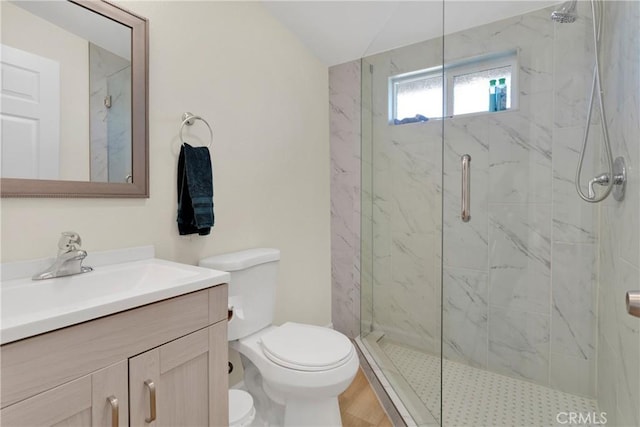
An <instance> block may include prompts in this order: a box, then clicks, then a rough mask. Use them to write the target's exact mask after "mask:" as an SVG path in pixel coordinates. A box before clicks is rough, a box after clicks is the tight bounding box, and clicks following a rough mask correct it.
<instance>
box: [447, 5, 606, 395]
mask: <svg viewBox="0 0 640 427" xmlns="http://www.w3.org/2000/svg"><path fill="white" fill-rule="evenodd" d="M550 12H551V9H549V8H547V9H541V10H538V11H534V12H531V13H528V14H525V15H521V16H518V17H514V18H510V19H505V20H502V21H499V22H495V23H492V24H488V25H484V26H481V27H476V28H473V29H470V30H465V31H464V32H462V33H456V34H452V35H450V36H446V37H445V62H451V61H455V60H459V59H461V58H464V57H473V56H478V55H482V54H486V53H487V52H490V51H495V52H499V51H505V50H512V49H517V50H518V63H519V70H518V71H519V77H520V79H519V80H520V81H519V85H518V91H519V92H518V97H519V103H518V108H517V109H514V110H513V111H507V112H500V113H495V114H492V115H490V116H486V115H485V116H467V117H454V118H453V119H450V120H446V123H445V131H444V135H445V137H444V143H445V156H444V159H445V172H444V175H445V179H444V203H445V206H444V231H443V238H444V241H443V247H444V252H443V264H444V275H443V292H444V306H443V310H444V313H443V317H444V324H443V327H444V335H443V348H444V356H445V357H447V358H449V359H452V360H456V361H459V362H464V363H468V364H471V365H473V366H478V367H482V368H486V369H489V370H492V371H495V372H498V373H502V374H505V375H509V376H514V377H517V378H523V379H526V380H529V381H534V382H536V383H539V384H543V385H548V386H552V387H554V388H558V389H560V390H563V391H567V392H570V393H574V394H578V395H583V396H590V397H593V396H595V384H596V383H595V375H596V371H595V365H596V363H595V360H596V354H595V348H596V295H597V286H596V271H597V270H596V265H597V264H596V247H597V246H596V243H597V227H596V223H595V220H596V219H597V208H596V207H595V206H592V205H588V204H587V203H585V202H582V201H581V200H580V199H579V198H578V196H577V195H576V194H575V190H574V188H573V176H574V173H575V167H576V164H577V162H578V153H579V147H580V143H581V138H582V131H583V126H584V121H585V116H586V99H585V96H586V95H585V94H587V93H588V89H589V87H590V86H589V84H590V76H591V67H590V66H589V65H588V63H589V62H590V61H591V60H592V58H593V49H592V47H591V46H589V44H588V43H587V41H588V40H589V39H588V38H587V30H588V28H589V26H590V25H591V23H590V18H589V16H588V14H587V12H588V9H587V8H586V3H582V4H580V5H579V12H580V19H579V20H578V21H576V23H575V24H576V25H574V24H572V25H568V24H565V25H559V24H554V23H553V22H552V21H551V20H550V19H549V15H550ZM599 135H600V134H599V125H597V124H596V125H594V126H593V127H592V129H591V139H592V140H593V141H594V142H596V143H598V142H599V138H600V136H599ZM464 153H469V154H470V155H471V158H472V161H471V170H472V201H471V205H472V211H471V217H472V219H471V222H469V223H462V222H461V221H460V219H459V214H458V211H459V204H460V189H459V187H460V186H459V179H460V178H459V177H460V173H461V171H460V160H459V158H460V156H461V155H462V154H464ZM594 158H595V156H594V155H593V154H589V155H588V158H587V159H586V162H585V163H586V168H585V176H588V175H593V174H594V173H595V172H594V168H593V164H594ZM577 302H579V303H577Z"/></svg>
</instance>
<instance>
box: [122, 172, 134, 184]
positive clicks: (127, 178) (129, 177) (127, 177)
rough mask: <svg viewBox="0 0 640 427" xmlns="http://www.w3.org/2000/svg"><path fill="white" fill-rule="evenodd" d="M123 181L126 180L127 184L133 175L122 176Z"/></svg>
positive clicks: (130, 181)
mask: <svg viewBox="0 0 640 427" xmlns="http://www.w3.org/2000/svg"><path fill="white" fill-rule="evenodd" d="M124 182H126V183H127V184H131V183H132V182H133V175H131V174H129V175H127V176H125V177H124Z"/></svg>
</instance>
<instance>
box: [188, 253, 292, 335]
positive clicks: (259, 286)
mask: <svg viewBox="0 0 640 427" xmlns="http://www.w3.org/2000/svg"><path fill="white" fill-rule="evenodd" d="M279 260H280V251H279V250H278V249H271V248H256V249H247V250H244V251H239V252H231V253H226V254H221V255H214V256H211V257H208V258H205V259H202V260H200V262H199V263H198V265H199V266H201V267H206V268H212V269H214V270H221V271H226V272H228V273H229V274H230V276H231V279H230V282H229V307H233V317H232V318H231V320H230V321H229V327H228V335H229V336H228V339H229V341H233V340H237V339H240V338H244V337H246V336H248V335H251V334H253V333H255V332H258V331H259V330H260V329H263V328H266V327H267V326H269V325H271V324H272V323H273V311H274V308H275V302H276V280H277V276H278V261H279Z"/></svg>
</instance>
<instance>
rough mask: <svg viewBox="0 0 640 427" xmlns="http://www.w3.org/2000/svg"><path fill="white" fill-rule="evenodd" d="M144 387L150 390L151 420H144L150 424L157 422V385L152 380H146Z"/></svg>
mask: <svg viewBox="0 0 640 427" xmlns="http://www.w3.org/2000/svg"><path fill="white" fill-rule="evenodd" d="M144 385H145V386H146V387H147V389H149V418H145V419H144V420H145V421H146V422H147V423H150V422H152V421H155V420H156V385H155V384H154V383H153V381H151V380H146V381H145V382H144Z"/></svg>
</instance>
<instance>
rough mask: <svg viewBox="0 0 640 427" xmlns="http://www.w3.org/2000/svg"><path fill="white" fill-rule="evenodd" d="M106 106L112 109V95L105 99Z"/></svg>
mask: <svg viewBox="0 0 640 427" xmlns="http://www.w3.org/2000/svg"><path fill="white" fill-rule="evenodd" d="M104 106H105V107H107V108H111V95H107V96H105V97H104Z"/></svg>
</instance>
